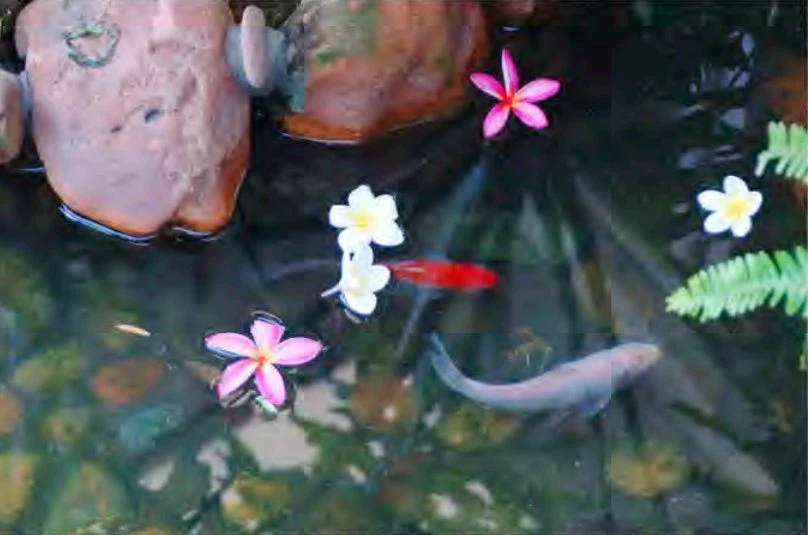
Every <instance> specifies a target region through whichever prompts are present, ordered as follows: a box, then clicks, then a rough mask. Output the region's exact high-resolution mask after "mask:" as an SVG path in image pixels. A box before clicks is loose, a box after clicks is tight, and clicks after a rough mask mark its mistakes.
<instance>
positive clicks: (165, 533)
mask: <svg viewBox="0 0 808 535" xmlns="http://www.w3.org/2000/svg"><path fill="white" fill-rule="evenodd" d="M175 534H176V532H174V531H169V530H167V529H162V528H139V529H136V530H135V531H130V532H128V533H127V534H126V535H175Z"/></svg>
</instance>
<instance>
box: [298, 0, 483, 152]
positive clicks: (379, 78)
mask: <svg viewBox="0 0 808 535" xmlns="http://www.w3.org/2000/svg"><path fill="white" fill-rule="evenodd" d="M292 20H293V21H294V20H299V21H302V23H303V25H304V26H305V27H306V33H307V34H308V35H310V36H312V35H313V36H314V38H313V39H312V42H313V43H314V45H313V46H312V47H311V48H310V49H309V50H308V51H307V63H306V69H307V75H308V81H307V85H306V94H305V110H304V111H303V113H301V114H291V115H288V116H287V117H286V118H285V120H284V127H285V128H286V129H287V130H288V131H289V132H291V133H293V134H295V135H299V136H303V137H306V138H312V139H319V140H332V141H333V140H341V141H342V140H351V141H361V140H365V139H368V138H370V137H373V136H375V135H377V134H379V133H383V132H386V131H390V130H394V129H397V128H400V127H402V126H406V125H408V124H412V123H417V122H423V121H428V120H432V119H436V118H439V117H443V116H446V115H449V114H451V113H452V112H454V111H455V110H456V109H457V108H458V106H459V105H460V104H462V103H463V102H464V99H465V97H466V95H467V91H468V90H469V85H470V84H469V82H468V75H469V73H470V72H471V71H473V70H474V69H476V68H477V67H478V66H479V63H480V62H481V60H483V59H484V58H485V57H486V55H487V53H488V40H487V34H486V28H485V20H484V17H483V13H482V8H481V7H480V4H479V1H478V0H452V1H436V0H304V1H303V2H302V3H301V5H300V7H299V8H298V10H297V11H296V12H295V14H294V15H293V16H292Z"/></svg>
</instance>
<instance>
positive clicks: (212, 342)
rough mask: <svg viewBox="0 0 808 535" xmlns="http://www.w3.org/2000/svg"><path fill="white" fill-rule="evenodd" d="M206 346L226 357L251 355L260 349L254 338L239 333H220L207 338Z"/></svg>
mask: <svg viewBox="0 0 808 535" xmlns="http://www.w3.org/2000/svg"><path fill="white" fill-rule="evenodd" d="M205 347H207V348H208V350H210V351H213V352H214V353H217V354H220V355H222V356H225V357H231V358H233V357H251V356H253V355H255V352H256V351H257V350H258V348H257V347H256V345H255V343H253V341H252V340H250V339H249V338H247V337H246V336H244V335H243V334H237V333H219V334H213V335H211V336H208V337H207V338H205Z"/></svg>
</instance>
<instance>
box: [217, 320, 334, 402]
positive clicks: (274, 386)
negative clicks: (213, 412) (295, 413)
mask: <svg viewBox="0 0 808 535" xmlns="http://www.w3.org/2000/svg"><path fill="white" fill-rule="evenodd" d="M250 331H251V333H252V337H253V339H252V340H250V339H249V338H248V337H246V336H244V335H241V334H237V333H219V334H214V335H211V336H208V337H207V338H206V339H205V346H206V347H207V348H208V349H209V350H211V351H213V352H215V353H217V354H220V355H223V356H225V357H229V358H238V357H245V358H242V359H239V360H237V361H236V362H235V363H233V364H230V365H229V366H228V367H227V368H225V369H224V372H222V376H221V378H220V380H219V384H218V387H217V390H218V394H219V398H220V399H222V398H225V397H227V396H229V395H230V394H232V393H233V392H235V391H236V390H237V389H238V388H239V387H240V386H241V385H243V384H244V383H245V382H247V381H248V380H249V379H250V377H253V376H255V384H256V386H257V387H258V391H259V392H260V393H261V396H263V397H264V398H265V399H266V400H267V401H269V403H271V404H272V405H274V406H276V407H277V406H280V405H283V403H284V402H285V401H286V386H285V385H284V383H283V377H282V376H281V374H280V372H279V371H278V369H277V368H276V367H275V366H297V365H299V364H305V363H306V362H309V361H310V360H312V359H314V358H315V357H316V356H317V355H318V354H320V351H321V350H322V349H323V346H322V344H320V342H318V341H316V340H311V339H309V338H289V339H287V340H284V341H283V342H281V338H282V337H283V332H284V327H283V325H281V324H280V323H276V322H273V321H270V320H269V319H266V318H257V319H256V320H255V321H254V322H253V324H252V327H251V328H250Z"/></svg>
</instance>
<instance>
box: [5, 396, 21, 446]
mask: <svg viewBox="0 0 808 535" xmlns="http://www.w3.org/2000/svg"><path fill="white" fill-rule="evenodd" d="M21 416H22V406H21V405H20V402H19V401H17V398H15V397H14V396H12V395H11V394H10V393H8V392H5V391H3V390H0V436H3V435H6V434H8V433H10V432H11V431H13V430H14V428H15V427H16V426H17V423H19V421H20V417H21Z"/></svg>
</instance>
